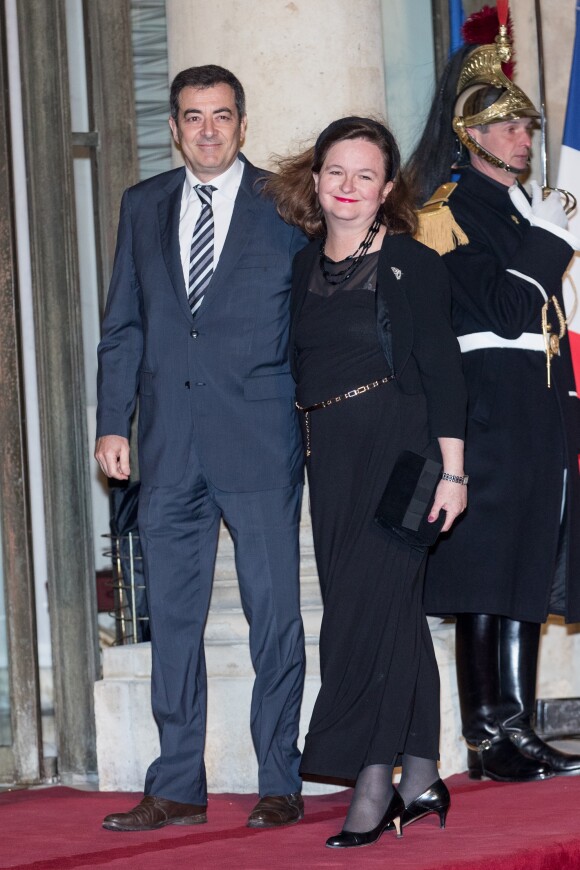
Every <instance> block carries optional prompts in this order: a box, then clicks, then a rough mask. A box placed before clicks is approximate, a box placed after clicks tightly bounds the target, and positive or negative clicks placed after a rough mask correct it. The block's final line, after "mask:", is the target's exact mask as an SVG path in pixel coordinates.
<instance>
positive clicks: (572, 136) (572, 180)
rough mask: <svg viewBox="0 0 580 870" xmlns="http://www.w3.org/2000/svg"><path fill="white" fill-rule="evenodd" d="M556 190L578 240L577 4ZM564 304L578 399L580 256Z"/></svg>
mask: <svg viewBox="0 0 580 870" xmlns="http://www.w3.org/2000/svg"><path fill="white" fill-rule="evenodd" d="M558 187H561V188H563V189H564V190H569V191H570V192H571V193H573V194H574V196H575V197H576V198H577V200H578V207H577V208H576V211H575V212H574V214H573V215H572V216H571V217H570V219H569V224H568V229H569V230H570V232H571V233H573V234H574V235H575V236H577V237H580V0H578V2H577V3H576V37H575V41H574V54H573V56H572V70H571V72H570V89H569V91H568V108H567V110H566V122H565V125H564V136H563V139H562V152H561V155H560V167H559V171H558ZM564 301H565V303H566V311H567V313H568V317H570V316H572V320H571V321H570V322H569V332H570V347H571V350H572V359H573V362H574V374H575V377H576V390H577V392H578V395H579V396H580V253H576V254H575V255H574V258H573V260H572V262H571V263H570V266H569V269H568V272H567V273H566V275H565V276H564Z"/></svg>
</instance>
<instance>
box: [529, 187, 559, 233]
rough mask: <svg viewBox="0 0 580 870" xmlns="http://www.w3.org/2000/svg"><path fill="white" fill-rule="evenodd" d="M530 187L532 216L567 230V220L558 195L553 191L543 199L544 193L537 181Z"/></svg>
mask: <svg viewBox="0 0 580 870" xmlns="http://www.w3.org/2000/svg"><path fill="white" fill-rule="evenodd" d="M530 187H531V188H532V214H533V215H534V217H535V218H540V220H544V221H548V223H551V224H555V225H556V226H557V227H561V228H562V229H563V230H567V229H568V218H567V216H566V212H565V211H564V206H563V205H562V200H561V198H560V194H559V193H556V191H555V190H554V191H552V193H550V194H549V195H548V196H547V197H546V199H544V192H543V190H542V188H541V187H540V185H539V184H538V182H537V181H532V183H531V185H530Z"/></svg>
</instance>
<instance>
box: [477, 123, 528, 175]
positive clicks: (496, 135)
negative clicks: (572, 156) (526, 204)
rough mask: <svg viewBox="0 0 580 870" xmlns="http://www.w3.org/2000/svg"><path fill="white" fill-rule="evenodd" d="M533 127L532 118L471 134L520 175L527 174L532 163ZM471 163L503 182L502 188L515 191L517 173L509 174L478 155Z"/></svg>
mask: <svg viewBox="0 0 580 870" xmlns="http://www.w3.org/2000/svg"><path fill="white" fill-rule="evenodd" d="M532 124H533V121H532V120H531V118H517V119H516V120H515V121H500V122H499V123H497V124H490V125H489V126H488V127H487V130H485V129H482V128H481V127H470V128H469V132H470V133H471V135H472V136H473V138H474V139H475V141H476V142H477V143H478V144H479V145H482V146H483V147H484V148H485V150H486V151H489V152H490V153H491V154H493V155H494V156H495V157H499V159H500V160H503V161H504V163H508V164H509V165H510V166H513V167H514V169H517V171H518V173H520V172H525V170H526V169H527V167H528V162H529V159H530V151H531V148H532ZM471 162H472V164H473V166H474V167H475V168H476V169H479V171H480V172H483V174H484V175H489V176H490V177H491V178H494V179H495V180H496V181H499V182H500V184H505V185H506V186H507V187H511V185H512V184H513V183H514V181H515V174H514V173H513V172H506V170H505V169H500V168H499V167H497V166H492V164H491V163H488V162H487V160H484V159H483V158H482V157H478V156H477V155H476V154H472V155H471Z"/></svg>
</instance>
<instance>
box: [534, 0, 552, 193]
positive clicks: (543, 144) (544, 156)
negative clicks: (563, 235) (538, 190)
mask: <svg viewBox="0 0 580 870" xmlns="http://www.w3.org/2000/svg"><path fill="white" fill-rule="evenodd" d="M535 9H536V39H537V43H538V70H539V76H538V79H539V86H540V166H541V172H542V187H549V185H548V148H547V134H548V119H547V116H546V81H545V77H544V41H543V36H542V5H541V0H535Z"/></svg>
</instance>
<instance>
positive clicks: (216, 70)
mask: <svg viewBox="0 0 580 870" xmlns="http://www.w3.org/2000/svg"><path fill="white" fill-rule="evenodd" d="M215 85H229V86H230V88H231V89H232V90H233V92H234V98H235V102H236V109H237V111H238V120H239V121H241V120H242V118H243V117H244V115H245V114H246V95H245V94H244V89H243V87H242V85H241V82H240V81H239V80H238V79H237V78H236V77H235V75H234V74H233V73H231V72H230V71H229V70H227V69H225V68H224V67H223V66H216V65H215V64H213V63H209V64H206V65H205V66H191V67H189V69H184V70H182V71H181V72H180V73H177V75H176V76H175V78H174V79H173V81H172V82H171V91H170V95H169V105H170V108H171V117H172V118H173V120H174V121H177V119H178V117H179V95H180V93H181V92H182V90H183V89H184V88H200V89H204V88H213V87H214V86H215Z"/></svg>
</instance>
